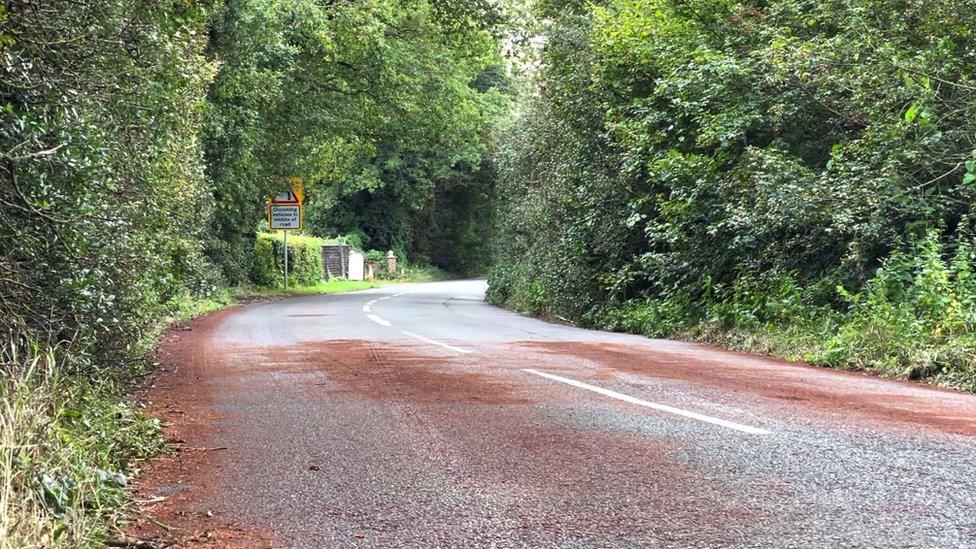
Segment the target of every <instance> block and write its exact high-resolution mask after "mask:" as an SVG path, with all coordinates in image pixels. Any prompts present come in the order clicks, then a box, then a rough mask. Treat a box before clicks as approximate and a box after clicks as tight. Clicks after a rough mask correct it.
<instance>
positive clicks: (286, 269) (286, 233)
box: [285, 231, 288, 290]
mask: <svg viewBox="0 0 976 549" xmlns="http://www.w3.org/2000/svg"><path fill="white" fill-rule="evenodd" d="M285 289H286V290H287V289H288V231H285Z"/></svg>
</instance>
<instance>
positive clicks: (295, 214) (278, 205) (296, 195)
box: [268, 177, 305, 290]
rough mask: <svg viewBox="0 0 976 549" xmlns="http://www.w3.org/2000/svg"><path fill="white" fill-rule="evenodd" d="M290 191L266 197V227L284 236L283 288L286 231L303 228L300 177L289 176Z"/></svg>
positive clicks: (303, 208) (286, 248)
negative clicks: (282, 233)
mask: <svg viewBox="0 0 976 549" xmlns="http://www.w3.org/2000/svg"><path fill="white" fill-rule="evenodd" d="M288 181H289V182H290V183H291V185H292V192H290V193H278V194H276V195H274V196H272V197H270V198H268V228H269V229H271V230H272V231H284V233H285V238H284V241H285V242H284V243H285V289H286V290H287V289H288V231H300V230H302V229H304V228H305V207H304V202H305V200H304V199H305V196H304V192H303V189H302V178H301V177H289V178H288Z"/></svg>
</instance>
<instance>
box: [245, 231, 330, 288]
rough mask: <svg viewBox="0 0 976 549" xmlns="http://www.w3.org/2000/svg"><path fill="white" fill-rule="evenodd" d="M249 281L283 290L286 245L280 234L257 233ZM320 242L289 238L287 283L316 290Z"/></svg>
mask: <svg viewBox="0 0 976 549" xmlns="http://www.w3.org/2000/svg"><path fill="white" fill-rule="evenodd" d="M256 242H257V244H256V245H255V253H254V262H253V263H252V265H251V272H250V277H251V281H252V282H254V283H255V284H257V285H259V286H265V287H269V288H281V287H284V284H285V277H284V272H285V271H284V268H285V264H284V261H285V243H284V235H282V234H280V233H258V236H257V240H256ZM322 244H323V241H322V239H319V238H313V237H310V236H298V235H289V237H288V282H289V284H293V285H295V286H315V285H317V284H319V283H320V282H322V280H323V278H324V273H325V268H324V266H323V263H322Z"/></svg>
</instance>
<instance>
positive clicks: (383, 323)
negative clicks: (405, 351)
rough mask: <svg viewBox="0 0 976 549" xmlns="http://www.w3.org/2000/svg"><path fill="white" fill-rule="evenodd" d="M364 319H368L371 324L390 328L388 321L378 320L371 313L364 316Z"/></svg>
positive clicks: (378, 318)
mask: <svg viewBox="0 0 976 549" xmlns="http://www.w3.org/2000/svg"><path fill="white" fill-rule="evenodd" d="M366 317H367V318H369V319H370V320H372V321H373V322H375V323H377V324H379V325H380V326H386V327H390V326H392V324H390V322H389V321H388V320H383V319H382V318H380V317H378V316H376V315H374V314H372V313H370V314H368V315H366Z"/></svg>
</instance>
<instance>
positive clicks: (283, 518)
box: [139, 281, 976, 547]
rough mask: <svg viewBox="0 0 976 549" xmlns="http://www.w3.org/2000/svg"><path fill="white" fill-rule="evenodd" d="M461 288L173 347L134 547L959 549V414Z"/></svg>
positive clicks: (965, 474)
mask: <svg viewBox="0 0 976 549" xmlns="http://www.w3.org/2000/svg"><path fill="white" fill-rule="evenodd" d="M484 289H485V284H484V282H483V281H461V282H445V283H432V284H419V285H403V286H396V287H387V288H383V289H379V290H372V291H368V292H361V293H353V294H345V295H328V296H310V297H302V298H293V299H286V300H282V301H276V302H272V303H265V304H256V305H251V306H247V307H243V308H240V309H235V310H231V311H226V312H224V313H218V314H217V315H214V316H212V317H209V318H205V319H203V320H202V321H199V322H197V323H195V324H194V325H193V326H192V330H191V331H185V332H181V333H177V335H176V336H175V338H174V339H172V340H170V341H169V342H167V343H166V344H165V345H164V346H163V348H162V350H161V359H162V362H163V365H164V373H163V374H161V376H160V378H159V379H158V380H157V384H156V387H155V388H154V389H152V390H151V391H150V393H149V395H148V397H147V398H149V399H150V400H151V401H152V402H151V404H150V408H151V409H153V410H155V411H157V412H160V413H162V414H163V416H164V418H166V420H167V421H169V422H171V423H172V426H171V427H170V431H169V432H170V435H171V436H173V437H174V439H175V443H177V444H178V445H181V447H182V449H183V451H181V452H179V454H178V455H177V456H176V457H175V458H171V459H170V460H169V461H166V460H164V461H163V462H162V464H161V465H160V467H159V468H158V470H156V471H153V472H151V473H149V474H147V475H145V477H144V478H143V480H142V481H141V483H142V486H141V487H140V489H139V492H140V494H139V495H140V497H143V498H147V499H150V500H151V501H153V500H152V498H155V500H156V501H158V500H159V499H160V498H166V500H165V501H163V503H162V504H160V505H158V506H157V507H155V508H154V509H155V511H154V512H156V513H158V514H157V515H156V516H157V517H158V518H157V519H155V520H156V522H157V523H164V524H166V525H167V527H168V528H172V529H173V530H170V532H171V533H172V532H177V533H184V534H185V533H187V532H190V531H191V530H193V529H200V528H203V529H206V528H211V527H212V528H218V527H228V528H231V530H233V531H234V532H236V533H234V534H231V535H227V536H223V537H221V536H220V535H217V534H214V533H210V534H207V535H205V536H202V537H199V536H198V537H196V538H194V539H195V541H196V542H201V541H202V542H203V543H204V544H207V543H209V542H208V541H207V540H210V542H213V543H214V544H217V545H220V544H230V545H233V544H240V545H248V546H249V545H253V544H259V542H260V543H261V544H267V543H270V544H272V545H274V546H276V547H360V546H361V547H448V546H453V547H474V546H485V547H716V546H736V547H966V546H970V547H976V396H974V395H964V394H958V393H954V392H950V391H942V390H938V389H933V388H929V387H925V386H922V385H918V384H913V383H905V382H896V381H886V380H882V379H878V378H874V377H870V376H867V375H861V374H854V373H844V372H835V371H828V370H820V369H814V368H809V367H802V366H796V365H790V364H787V363H785V362H782V361H777V360H772V359H766V358H761V357H756V356H751V355H746V354H740V353H730V352H724V351H719V350H715V349H713V348H710V347H706V346H701V345H695V344H687V343H677V342H671V341H659V340H649V339H645V338H641V337H636V336H628V335H621V334H611V333H605V332H597V331H589V330H582V329H577V328H572V327H566V326H561V325H555V324H549V323H546V322H543V321H540V320H535V319H530V318H525V317H522V316H519V315H517V314H514V313H511V312H508V311H504V310H501V309H498V308H495V307H492V306H489V305H486V304H485V303H484V301H483V295H484ZM221 525H222V526H221ZM214 540H217V541H214ZM184 542H186V543H190V542H189V541H186V538H185V539H184Z"/></svg>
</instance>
